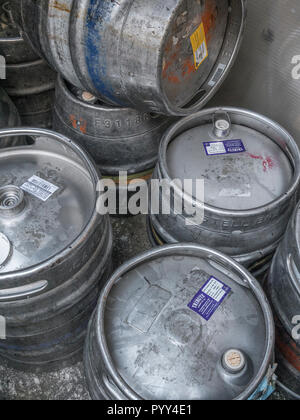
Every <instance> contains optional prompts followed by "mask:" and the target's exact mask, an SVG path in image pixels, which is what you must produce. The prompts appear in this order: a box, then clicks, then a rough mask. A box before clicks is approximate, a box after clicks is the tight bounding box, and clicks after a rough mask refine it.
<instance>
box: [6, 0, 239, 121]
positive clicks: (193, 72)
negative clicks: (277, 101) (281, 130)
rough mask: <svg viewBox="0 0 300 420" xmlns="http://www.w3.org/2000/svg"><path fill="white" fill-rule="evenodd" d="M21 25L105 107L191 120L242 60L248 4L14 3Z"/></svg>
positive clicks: (204, 0) (225, 0)
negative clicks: (112, 106)
mask: <svg viewBox="0 0 300 420" xmlns="http://www.w3.org/2000/svg"><path fill="white" fill-rule="evenodd" d="M12 3H13V4H14V12H15V14H16V20H17V21H18V22H19V24H20V26H21V27H22V28H23V30H24V31H25V32H26V34H27V35H28V37H29V38H30V40H31V41H32V42H33V44H34V45H35V48H36V49H37V50H38V51H39V52H40V53H42V54H43V56H44V57H45V58H46V59H47V60H48V62H49V63H50V64H51V66H52V67H53V68H55V69H56V70H57V72H58V73H60V74H61V75H62V76H63V77H64V78H65V79H66V80H68V81H69V82H70V83H72V84H73V85H75V86H77V87H80V88H82V89H84V90H87V91H88V92H92V93H93V94H95V96H97V97H99V98H101V99H103V100H104V101H105V102H107V103H110V104H114V105H119V106H122V107H124V106H125V107H130V108H137V109H141V110H145V111H148V112H156V113H163V114H171V115H186V114H191V113H193V112H195V111H196V110H198V109H200V108H201V107H203V106H204V104H205V103H206V102H207V101H208V100H209V99H210V98H211V97H212V96H213V95H214V94H215V93H216V91H217V89H218V88H219V87H220V85H221V83H222V82H223V80H224V78H225V76H226V75H227V74H228V72H229V70H230V68H231V66H232V64H233V61H234V59H235V57H236V55H237V52H238V49H239V46H240V42H241V38H242V34H243V29H244V23H245V15H246V1H245V0H201V1H200V0H199V1H194V0H175V1H174V0H152V1H151V2H149V1H148V0H134V1H132V0H120V1H118V2H116V1H97V0H79V1H77V0H76V1H75V0H65V1H64V3H63V5H61V4H60V3H59V2H57V1H54V0H47V1H41V0H38V1H33V0H22V1H20V0H13V1H12Z"/></svg>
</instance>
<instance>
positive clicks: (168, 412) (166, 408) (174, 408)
mask: <svg viewBox="0 0 300 420" xmlns="http://www.w3.org/2000/svg"><path fill="white" fill-rule="evenodd" d="M107 414H108V415H111V416H116V415H119V416H124V415H127V416H132V417H134V418H139V417H142V416H145V415H153V416H190V415H191V414H192V406H191V405H187V404H151V405H148V404H147V406H145V407H143V406H123V405H122V406H121V405H118V404H114V405H112V406H110V407H108V409H107Z"/></svg>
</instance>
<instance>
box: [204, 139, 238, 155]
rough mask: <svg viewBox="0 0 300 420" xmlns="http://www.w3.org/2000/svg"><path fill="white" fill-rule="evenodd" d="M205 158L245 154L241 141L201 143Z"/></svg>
mask: <svg viewBox="0 0 300 420" xmlns="http://www.w3.org/2000/svg"><path fill="white" fill-rule="evenodd" d="M203 145H204V149H205V153H206V154H207V156H216V155H227V154H232V153H243V152H246V148H245V146H244V144H243V142H242V140H224V141H210V142H205V143H203Z"/></svg>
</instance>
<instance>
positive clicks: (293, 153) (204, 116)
mask: <svg viewBox="0 0 300 420" xmlns="http://www.w3.org/2000/svg"><path fill="white" fill-rule="evenodd" d="M216 112H223V113H228V114H229V115H230V116H241V117H246V118H247V117H248V118H252V119H253V120H256V121H258V122H259V123H262V124H264V125H265V126H266V127H267V129H270V127H271V128H272V129H273V130H274V131H276V132H277V133H278V134H279V133H280V134H281V135H282V138H284V141H285V142H286V146H287V150H284V149H283V148H282V146H281V145H280V144H279V143H278V142H276V140H275V139H274V142H275V143H276V144H277V145H278V147H280V148H281V150H282V151H283V153H285V155H286V157H287V158H288V160H289V162H290V164H291V166H292V168H293V172H294V173H293V178H292V180H291V183H290V186H289V188H288V190H287V191H286V192H285V193H283V194H282V195H281V196H279V197H278V198H277V199H276V200H274V201H272V202H270V203H267V204H265V205H263V206H260V207H257V208H253V209H248V210H234V209H232V210H226V209H222V208H219V207H214V206H211V205H209V204H207V203H201V202H199V201H197V200H195V199H193V198H192V197H190V198H191V202H193V204H196V205H197V206H199V207H200V208H204V210H205V211H209V212H210V213H212V214H215V215H218V216H228V217H232V216H235V217H247V216H250V217H251V216H258V215H260V214H262V213H264V212H266V211H268V212H271V211H273V210H275V209H276V208H277V207H278V206H280V205H282V204H285V203H286V202H288V201H289V200H290V199H291V197H292V196H293V195H294V194H295V193H296V191H297V188H298V186H299V183H300V151H299V148H298V146H297V144H296V142H295V140H294V138H293V137H292V135H291V134H290V133H289V132H288V131H287V130H286V129H285V128H283V127H282V126H281V125H280V124H278V123H276V122H275V121H273V120H271V119H269V118H268V117H266V116H264V115H261V114H259V113H256V112H254V111H250V110H248V109H245V108H237V107H214V108H208V109H205V110H202V111H199V112H197V113H195V114H193V115H190V116H187V117H185V118H183V119H181V120H180V121H179V122H177V123H175V124H174V125H173V126H171V127H170V128H169V129H168V130H167V132H166V133H165V134H164V136H163V137H162V140H161V144H160V149H159V161H158V168H159V170H160V172H161V174H162V177H163V178H164V179H167V180H168V181H169V182H171V181H172V179H171V177H170V172H169V168H168V163H167V151H168V147H169V145H170V143H171V142H172V141H173V140H174V139H175V138H176V136H177V135H179V134H181V133H183V132H184V131H185V128H187V129H191V128H192V127H197V126H199V124H197V121H198V122H203V123H204V124H206V123H208V122H209V120H208V118H209V117H211V116H213V115H214V114H215V113H216ZM194 122H195V123H196V125H193V123H194ZM266 135H267V134H266ZM267 136H268V135H267ZM270 141H272V140H271V138H270ZM176 189H177V187H176V185H174V190H175V191H176ZM178 193H179V194H180V195H181V194H182V191H181V190H180V189H178ZM187 198H188V197H187Z"/></svg>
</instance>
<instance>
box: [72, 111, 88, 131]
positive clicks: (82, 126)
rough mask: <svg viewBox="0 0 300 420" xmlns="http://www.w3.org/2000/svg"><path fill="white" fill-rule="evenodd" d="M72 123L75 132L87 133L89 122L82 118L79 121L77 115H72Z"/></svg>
mask: <svg viewBox="0 0 300 420" xmlns="http://www.w3.org/2000/svg"><path fill="white" fill-rule="evenodd" d="M70 121H71V123H72V126H73V128H74V129H75V130H79V131H81V133H83V134H86V131H87V122H86V121H85V120H83V119H82V118H80V119H77V118H76V117H75V115H70Z"/></svg>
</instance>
